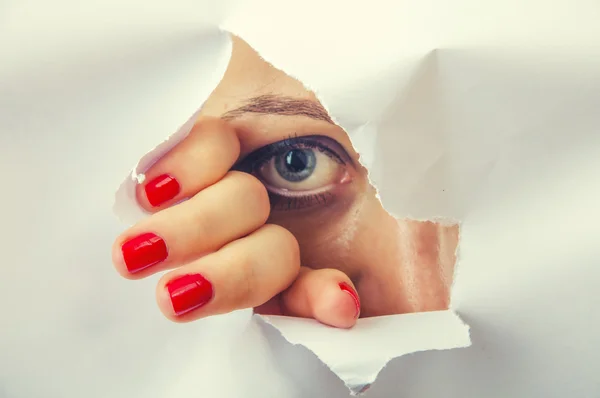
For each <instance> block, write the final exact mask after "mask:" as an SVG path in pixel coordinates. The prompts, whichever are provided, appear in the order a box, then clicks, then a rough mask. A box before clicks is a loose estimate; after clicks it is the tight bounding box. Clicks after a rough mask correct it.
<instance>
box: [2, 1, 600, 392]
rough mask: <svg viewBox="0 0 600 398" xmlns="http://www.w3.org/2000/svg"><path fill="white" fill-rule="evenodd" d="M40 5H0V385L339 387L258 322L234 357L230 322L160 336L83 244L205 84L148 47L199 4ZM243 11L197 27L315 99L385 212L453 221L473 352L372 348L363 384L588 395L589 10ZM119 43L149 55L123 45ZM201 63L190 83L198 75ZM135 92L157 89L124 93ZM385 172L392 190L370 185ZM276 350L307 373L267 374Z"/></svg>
mask: <svg viewBox="0 0 600 398" xmlns="http://www.w3.org/2000/svg"><path fill="white" fill-rule="evenodd" d="M63 3H64V4H63ZM63 3H61V4H54V3H53V4H52V5H48V4H46V3H34V2H18V3H14V4H11V3H7V4H6V5H3V6H1V7H4V8H2V9H1V10H0V13H1V18H2V19H0V21H1V22H0V23H2V24H3V29H4V31H5V34H4V35H3V37H2V38H0V43H1V44H2V46H3V54H4V55H5V56H4V57H3V58H4V59H3V62H2V64H1V65H0V73H1V74H0V77H1V79H0V102H1V103H2V104H3V106H2V108H1V111H0V131H1V132H2V133H1V134H2V135H1V138H2V143H1V145H0V148H2V149H1V150H2V156H1V158H0V159H1V161H2V165H3V171H2V181H4V183H5V184H6V185H5V186H6V187H7V188H6V189H7V191H8V190H9V187H14V190H13V191H12V192H15V191H16V192H18V194H14V195H4V196H3V197H2V198H1V199H0V200H1V202H0V203H1V205H2V207H3V208H4V209H11V210H12V209H15V211H7V212H6V214H5V216H4V219H3V225H4V226H5V228H4V231H3V233H2V240H3V246H2V247H3V251H4V254H3V256H4V259H5V267H4V269H3V273H2V279H1V280H2V289H1V293H0V294H2V300H1V302H2V304H0V308H1V310H2V313H3V314H4V315H3V316H4V323H3V325H9V326H8V327H3V328H2V330H1V331H0V336H1V338H0V352H2V356H1V357H0V370H1V371H0V387H1V388H0V394H4V395H6V396H9V397H13V396H14V397H31V396H49V397H52V396H57V397H76V396H83V395H85V396H88V397H105V396H111V397H125V396H135V395H144V396H146V397H154V396H156V397H171V396H173V394H176V395H177V396H184V395H185V396H195V395H207V394H208V395H210V394H212V395H215V396H217V395H218V396H231V397H235V396H240V395H245V396H257V397H263V396H290V397H300V396H329V397H333V396H335V397H337V396H339V397H342V396H347V394H348V392H347V389H346V388H345V387H344V386H343V385H342V384H336V381H335V377H334V376H332V375H331V374H330V373H328V371H327V370H326V369H324V368H318V367H317V366H316V362H315V361H312V362H311V360H310V359H309V358H306V356H303V355H302V353H301V352H300V351H299V350H296V349H295V348H294V349H290V350H288V351H286V349H285V347H283V346H280V345H276V347H277V348H278V351H274V350H273V347H274V346H271V345H269V344H271V343H270V342H269V341H266V340H261V337H260V336H261V334H258V335H255V334H250V335H245V336H246V337H245V340H244V342H245V345H244V347H246V348H247V349H248V350H249V351H248V352H244V351H241V350H239V348H240V346H239V345H236V346H235V348H236V350H238V351H234V352H232V351H229V350H230V346H229V342H230V340H228V339H231V336H230V334H232V333H234V331H235V330H236V329H235V328H236V327H237V328H240V326H241V324H244V322H245V318H244V319H242V321H243V322H242V321H239V322H238V321H237V319H238V318H237V317H238V315H237V314H233V315H232V316H231V317H224V318H219V319H215V320H209V321H206V322H202V324H201V325H186V326H185V327H184V328H181V327H172V326H171V325H167V324H166V323H164V322H163V323H161V322H162V320H161V319H160V316H159V315H158V314H156V312H157V311H156V309H155V308H154V307H153V301H152V300H153V298H152V293H153V281H149V282H148V283H137V284H136V283H133V284H132V283H130V282H123V281H120V280H118V278H116V277H115V275H114V271H113V270H112V269H111V268H110V264H109V263H110V259H109V256H108V255H107V254H106V253H107V251H108V250H107V249H106V250H105V249H104V248H108V247H110V244H111V241H112V239H113V238H114V236H116V234H118V233H119V231H120V228H121V226H120V225H119V224H118V223H117V222H116V221H113V220H112V219H111V212H110V210H108V209H109V208H110V198H109V195H107V194H106V193H107V192H108V193H111V192H112V190H113V189H114V186H115V185H118V179H119V178H120V177H122V174H123V171H124V170H126V169H127V168H128V167H129V166H130V164H131V162H132V160H133V161H135V158H137V157H140V155H142V154H143V153H145V152H146V151H147V150H148V149H150V148H152V147H153V146H155V145H157V144H159V143H160V142H161V141H162V140H163V138H164V137H165V136H166V135H168V134H169V133H170V132H173V131H176V130H177V129H178V127H179V126H180V125H182V124H183V123H185V121H186V120H187V118H188V117H189V116H190V115H191V114H192V113H193V112H194V111H195V110H196V109H197V108H198V106H200V104H201V102H202V101H203V99H204V98H205V97H206V95H207V94H208V92H209V91H210V87H208V86H210V85H209V84H208V83H206V80H205V76H204V75H202V74H200V73H197V68H198V67H200V66H201V65H205V57H204V54H202V55H201V54H195V53H193V51H194V50H193V49H194V48H195V47H194V46H193V45H189V46H188V45H187V44H186V45H183V46H181V47H180V48H182V49H184V50H186V51H184V53H186V54H188V55H189V56H190V59H186V58H185V56H184V55H183V54H182V53H178V52H177V51H174V53H172V54H175V56H173V57H170V56H168V55H166V54H169V52H168V51H167V49H169V48H171V49H173V48H176V47H177V46H176V45H175V44H174V43H175V42H179V43H181V42H180V41H178V40H179V38H181V37H183V36H185V35H182V36H178V35H177V34H176V33H174V34H173V35H172V36H170V39H168V40H165V41H164V42H162V43H161V42H160V41H158V40H156V38H157V37H160V36H161V34H162V33H164V32H165V31H167V30H168V31H169V32H182V31H184V32H195V30H194V29H195V26H194V22H195V21H198V20H200V19H201V16H200V14H204V13H203V12H200V11H198V12H196V11H197V9H198V8H200V7H201V5H200V4H199V2H194V4H187V3H186V4H183V3H178V2H176V1H174V2H173V1H172V2H169V4H168V6H167V5H164V4H162V3H161V5H160V6H152V5H150V4H144V5H143V6H142V5H141V4H138V3H135V2H131V3H128V2H125V3H123V2H120V3H119V4H114V5H113V4H110V3H108V4H107V5H105V7H104V8H101V9H100V10H98V9H97V8H96V7H92V6H90V7H87V6H86V7H81V6H77V4H76V3H74V2H66V1H65V2H63ZM103 4H105V3H103ZM251 7H252V8H251V12H250V11H248V9H244V8H238V9H237V11H236V12H239V14H240V15H244V17H245V22H244V24H245V25H246V26H245V27H244V26H242V25H236V24H235V23H234V22H229V23H228V24H222V25H221V26H223V27H226V28H228V29H231V30H233V29H232V27H237V33H238V34H240V35H241V36H242V37H244V38H245V39H246V40H247V41H248V42H249V43H250V44H252V45H253V46H254V47H255V48H257V49H258V50H259V52H260V53H261V54H263V55H264V56H265V57H266V58H267V59H269V60H270V61H271V62H273V63H274V64H276V65H277V66H278V67H280V68H282V69H283V70H285V71H287V72H288V73H290V74H292V75H293V76H296V77H298V78H299V79H300V80H301V81H303V82H305V83H306V84H308V85H309V86H310V87H311V88H313V89H314V90H315V91H316V92H317V93H318V94H319V97H320V98H321V99H322V100H323V102H324V103H325V104H326V105H327V107H328V109H329V110H330V112H331V113H332V114H333V115H335V117H336V121H338V122H339V123H340V124H341V125H342V126H343V127H344V128H345V129H346V130H347V131H348V132H350V133H352V134H353V138H355V140H354V143H355V145H356V146H357V147H358V148H359V149H360V150H361V152H362V153H363V154H369V155H368V156H367V159H370V161H369V160H367V161H366V162H365V163H366V164H367V165H368V166H369V167H370V168H371V171H372V174H371V175H372V178H373V181H374V182H375V183H376V184H377V186H378V188H379V189H380V191H381V197H382V200H383V201H384V203H385V205H386V208H388V209H389V210H391V211H393V212H394V214H396V215H410V216H413V217H416V218H430V217H435V216H446V217H452V218H455V219H458V220H461V221H462V239H461V246H460V263H459V268H458V275H457V279H456V281H455V288H454V290H453V298H452V306H453V309H455V310H456V311H458V312H459V313H460V315H461V318H463V319H464V320H465V322H466V323H467V324H469V325H470V327H471V330H470V332H471V335H472V341H473V346H472V347H470V348H467V349H459V350H449V351H432V352H426V353H418V354H415V355H411V356H406V357H403V358H401V359H399V360H396V361H393V362H391V363H390V364H389V365H388V366H387V367H386V368H384V370H383V371H382V372H381V374H380V376H379V379H378V382H377V383H375V384H373V386H372V387H371V388H370V389H369V390H368V391H367V392H366V396H368V397H378V396H381V397H384V396H398V395H400V396H414V397H436V396H440V395H445V396H486V397H494V396H498V397H505V396H595V395H597V393H598V391H599V390H600V388H599V386H598V381H597V380H598V378H597V376H596V375H597V371H598V368H599V366H600V364H599V363H598V358H600V353H599V352H598V350H599V348H598V347H600V341H599V337H598V336H600V333H599V332H600V331H599V330H598V326H599V325H598V322H596V321H595V319H596V318H597V317H596V309H597V308H598V305H599V304H600V302H599V301H598V295H597V294H596V293H595V291H596V287H597V285H598V282H599V280H600V279H599V274H598V271H597V264H598V261H597V258H598V255H599V254H600V253H598V245H597V243H596V242H597V235H598V227H597V226H598V225H599V222H600V219H599V214H598V212H597V203H598V201H599V199H600V186H599V185H598V183H599V180H598V178H597V174H598V172H597V171H598V170H599V169H600V165H599V164H598V161H599V160H598V159H600V157H599V156H598V155H599V153H600V142H599V141H600V135H599V134H598V126H599V125H600V120H599V116H598V112H597V109H599V107H600V98H599V97H598V95H599V94H598V93H600V90H599V89H600V87H599V85H600V83H599V82H600V80H599V79H598V72H597V71H598V70H600V68H599V66H600V65H598V64H599V63H600V61H599V60H600V56H599V55H600V54H599V51H600V46H599V45H598V41H599V40H600V39H598V38H599V37H600V32H598V24H597V18H598V15H599V12H598V4H597V2H595V1H583V0H582V1H578V2H566V1H565V2H559V3H553V4H548V3H547V2H541V1H531V2H527V3H522V2H510V1H509V2H501V3H496V4H490V3H485V4H484V3H481V2H471V1H461V2H458V3H457V2H453V3H445V2H434V1H425V2H418V3H406V2H396V3H394V4H390V2H384V1H382V2H380V3H378V2H370V3H369V4H368V5H355V4H348V3H344V4H341V3H337V2H331V3H327V4H323V2H321V3H319V4H318V5H315V4H312V3H310V2H307V3H303V6H302V7H300V6H298V5H295V6H294V7H291V9H293V12H292V11H290V5H289V4H287V3H285V2H281V3H274V2H271V3H270V4H268V5H265V3H262V2H260V3H258V2H255V3H254V4H253V5H251ZM5 10H6V12H4V11H5ZM140 10H143V11H140ZM165 10H167V11H165ZM342 13H343V18H342V17H340V14H342ZM111 18H112V19H111ZM206 18H208V19H210V18H211V17H206ZM238 20H239V19H238ZM107 21H109V22H107ZM144 21H150V22H144ZM220 21H221V20H220V17H218V18H217V17H214V18H213V20H212V22H211V24H210V25H211V27H214V26H217V25H218V24H219V23H220ZM107 25H108V26H107ZM115 26H118V27H120V29H116V28H115ZM182 26H185V29H181V30H179V29H178V28H181V27H182ZM203 26H205V25H203ZM75 28H77V29H79V30H78V33H77V34H74V33H73V32H74V29H75ZM202 32H206V29H205V28H204V27H203V28H202ZM272 32H276V34H275V33H272ZM152 34H155V36H152ZM192 36H193V34H192ZM149 37H151V39H148V38H149ZM115 38H119V39H120V40H115ZM121 38H122V39H121ZM140 38H141V39H142V40H139V39H140ZM265 38H268V40H267V39H265ZM200 41H202V40H200ZM31 43H33V44H31ZM143 43H146V45H147V47H146V48H147V49H148V52H147V53H146V54H159V55H158V56H157V58H156V60H154V58H152V57H151V56H150V58H144V57H140V58H136V57H135V56H133V57H131V58H127V57H126V55H127V54H130V55H131V54H134V55H135V54H136V51H134V50H133V49H137V50H139V51H140V52H141V53H143V51H142V50H144V46H143V45H142V44H143ZM149 43H150V44H149ZM203 43H204V42H203ZM90 48H91V49H92V50H90V51H88V52H85V51H83V52H82V50H85V49H88V50H89V49H90ZM285 49H293V51H291V50H290V51H285ZM223 50H224V51H225V48H224V47H223ZM332 53H333V55H332ZM115 54H117V55H118V56H115ZM217 58H218V57H213V59H215V61H214V62H215V64H210V65H208V64H206V68H207V71H206V72H207V73H208V71H209V70H212V71H214V73H215V74H217V75H218V74H219V71H218V67H217V64H218V61H217ZM223 58H226V56H223ZM165 59H178V60H179V62H180V64H179V65H180V68H179V69H177V67H176V66H173V65H171V67H172V68H173V69H170V67H165V66H163V65H164V64H160V60H165ZM148 60H150V61H148ZM194 60H197V64H196V63H195V61H194ZM137 61H139V62H137ZM223 62H225V61H223ZM159 64H160V66H156V65H159ZM124 65H125V66H124ZM116 66H118V67H116ZM127 66H130V67H127ZM153 66H154V67H155V68H154V69H153ZM111 67H112V69H111ZM146 68H147V69H146ZM195 69H196V70H195ZM82 71H85V73H84V72H82ZM143 71H146V72H147V74H146V75H144V74H143V73H141V72H143ZM148 71H151V73H148ZM75 72H77V73H75ZM356 76H361V78H357V77H356ZM389 76H395V77H394V81H395V82H396V84H394V85H392V84H390V83H389ZM168 77H171V80H169V79H168ZM173 79H177V80H176V83H175V80H173ZM190 79H192V80H190ZM215 79H216V80H218V77H215ZM216 80H214V81H216ZM159 82H171V83H173V86H171V87H172V89H168V84H167V83H165V84H166V85H165V86H162V87H163V89H164V90H162V91H161V90H159V91H160V92H156V91H153V93H152V95H149V94H148V92H147V91H145V90H147V89H148V87H151V86H153V85H154V84H159ZM348 82H353V86H354V87H353V88H352V89H349V87H348ZM205 84H206V85H207V87H205V89H204V90H199V91H196V90H190V91H186V90H185V89H184V88H187V87H192V86H193V87H204V85H205ZM183 92H186V93H189V97H185V98H182V95H181V94H182V93H183ZM373 93H377V95H374V94H373ZM196 102H197V103H196ZM132 104H139V105H138V106H134V105H132ZM186 107H188V108H186ZM156 109H161V110H162V112H156ZM395 118H397V119H398V120H396V119H395ZM367 121H371V122H370V123H367ZM365 123H367V124H366V125H365ZM386 123H389V124H390V125H393V126H401V127H402V130H403V131H411V132H412V133H411V134H405V135H403V137H402V139H403V141H402V143H403V145H402V146H400V148H401V150H402V151H404V152H403V153H405V154H410V153H413V154H415V153H419V154H421V155H422V156H419V157H412V158H411V159H410V160H411V161H410V163H406V164H402V162H403V161H404V162H408V158H407V157H402V156H396V159H395V161H394V162H392V161H391V160H392V159H390V158H389V157H388V156H387V155H386V153H385V151H378V149H377V147H378V146H379V147H382V146H383V147H385V146H389V142H386V141H384V142H383V144H381V143H379V141H378V140H375V141H374V140H373V136H374V135H373V134H369V133H368V132H370V131H379V130H382V129H385V128H386ZM381 136H382V135H381V134H380V133H378V134H377V137H378V138H380V137H381ZM375 159H379V160H380V161H381V166H380V167H378V166H375V164H374V162H375ZM81 164H86V165H91V166H89V167H75V166H74V165H81ZM389 170H393V172H394V175H395V176H401V177H402V179H403V180H404V181H406V183H405V184H390V183H389V182H390V181H393V180H390V179H389V178H386V173H387V171H389ZM90 181H93V184H92V183H90ZM3 191H4V190H3ZM440 191H441V193H440ZM40 192H43V193H44V195H43V198H40ZM394 196H395V197H397V198H399V199H401V200H398V201H396V200H391V201H390V200H388V198H390V199H394ZM65 197H68V198H76V199H73V200H68V201H66V200H65ZM25 237H27V239H25ZM100 246H102V247H100ZM32 248H33V249H32ZM24 291H26V292H28V294H29V296H27V297H28V298H22V297H24V296H22V293H21V292H24ZM91 292H93V294H91ZM18 298H21V299H18ZM234 319H235V320H236V321H235V322H234ZM240 319H241V318H240ZM232 328H233V330H232ZM211 330H212V332H211ZM226 331H229V332H227V333H226ZM250 349H252V350H253V351H252V350H250ZM220 353H227V354H223V355H222V356H221V355H220ZM250 354H251V355H250ZM227 358H231V360H230V361H229V360H228V359H227ZM256 362H259V363H260V364H261V366H251V365H252V364H255V363H256ZM287 362H290V363H293V369H294V370H295V371H296V372H297V373H299V374H302V375H310V376H311V377H312V378H310V380H313V382H312V383H307V381H308V380H309V379H308V378H305V379H303V380H302V383H300V382H299V381H296V379H294V377H295V375H294V374H293V373H294V372H291V371H290V372H283V371H281V370H280V368H282V366H283V364H284V363H287ZM232 379H234V380H239V383H238V384H234V383H231V380H232ZM90 386H92V387H93V388H91V387H90Z"/></svg>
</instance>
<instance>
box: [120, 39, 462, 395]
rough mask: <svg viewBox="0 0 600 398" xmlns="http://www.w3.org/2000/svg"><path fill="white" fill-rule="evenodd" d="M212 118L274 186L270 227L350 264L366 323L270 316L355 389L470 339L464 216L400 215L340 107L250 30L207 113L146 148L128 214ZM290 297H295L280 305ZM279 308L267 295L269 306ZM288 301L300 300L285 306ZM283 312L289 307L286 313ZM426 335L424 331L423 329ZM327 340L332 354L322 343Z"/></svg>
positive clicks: (304, 252) (323, 260) (130, 186)
mask: <svg viewBox="0 0 600 398" xmlns="http://www.w3.org/2000/svg"><path fill="white" fill-rule="evenodd" d="M210 117H217V118H220V119H221V120H224V121H226V122H227V123H228V124H229V125H230V126H232V127H233V128H234V129H235V130H236V131H238V136H239V140H240V144H241V148H242V154H241V156H240V159H239V160H238V162H237V163H236V164H235V165H234V167H233V168H234V169H235V170H239V171H243V172H245V173H248V174H251V175H253V176H254V177H256V178H257V179H258V180H259V181H261V182H262V183H263V184H264V186H265V187H266V189H267V191H268V192H269V197H270V204H271V212H270V216H269V220H268V223H272V224H277V225H280V226H283V227H285V228H286V229H287V230H288V231H290V232H292V234H293V235H294V237H295V238H296V240H297V241H298V243H299V246H300V254H301V264H302V266H304V267H308V268H310V269H314V270H319V269H323V268H334V269H337V270H339V271H341V272H342V273H343V274H344V275H346V276H347V277H348V278H349V279H350V280H351V281H352V283H353V286H354V289H356V291H357V292H358V296H359V297H360V317H361V319H359V321H358V324H357V325H356V326H355V327H354V328H353V329H352V330H350V331H343V332H340V331H339V330H337V329H335V328H331V327H328V326H325V325H324V324H322V323H318V322H305V321H304V320H302V319H300V318H293V317H283V318H281V317H274V318H268V323H269V324H270V325H272V326H274V327H276V328H278V329H279V330H280V331H281V333H282V335H283V337H284V338H286V339H288V340H289V341H291V342H293V343H294V344H301V345H303V346H305V347H307V348H308V349H310V350H312V351H313V352H315V354H317V355H318V356H319V358H320V359H321V360H322V361H323V362H324V363H325V364H326V365H327V366H328V367H329V368H330V369H331V370H333V371H334V372H335V373H336V374H337V375H338V376H339V377H340V378H341V379H342V380H343V381H344V383H346V385H347V386H348V387H349V388H350V389H351V390H352V391H353V392H354V393H358V392H360V391H362V390H363V389H364V388H365V387H366V386H368V385H370V384H371V383H372V382H373V381H375V378H376V377H377V374H378V373H379V371H380V370H381V369H382V368H383V367H384V366H385V365H386V363H387V362H388V361H389V360H390V359H392V358H396V357H399V356H402V355H405V354H408V353H413V352H417V351H424V350H430V349H450V348H457V347H465V346H467V345H468V344H469V333H468V327H466V326H465V325H463V323H462V322H461V321H460V319H459V318H458V316H457V315H456V314H454V313H452V311H450V310H448V309H449V306H450V290H451V287H452V284H453V276H454V273H455V265H456V262H457V250H458V244H459V224H458V223H456V222H454V221H452V220H449V219H446V220H437V219H433V220H431V221H427V220H411V219H409V218H401V217H397V216H396V217H394V216H393V215H391V214H390V213H388V212H387V211H386V210H385V209H384V208H383V206H382V204H381V201H380V198H379V194H378V192H377V190H376V188H375V187H373V185H372V183H371V182H372V180H371V176H370V175H369V173H368V170H367V169H366V168H365V167H364V163H365V162H363V159H362V154H361V153H358V152H357V151H356V149H355V146H354V145H353V144H352V142H351V141H350V137H349V135H348V133H347V132H346V131H345V130H344V129H343V128H342V127H340V126H339V125H338V124H337V123H335V121H334V119H335V115H330V114H329V113H328V112H327V110H326V105H324V104H322V103H321V102H320V101H319V99H318V98H317V96H316V95H315V93H314V92H312V91H310V90H309V89H307V88H306V87H305V86H304V85H303V84H302V82H299V81H298V80H296V79H294V78H293V77H291V76H289V75H287V74H286V73H284V72H283V71H281V70H279V69H277V68H275V67H274V66H273V65H271V64H270V63H268V62H267V61H266V60H264V59H263V58H262V57H261V56H260V55H259V54H258V53H257V52H256V51H255V50H254V49H252V48H251V47H250V46H249V45H248V44H247V43H246V42H244V41H243V39H241V38H238V37H235V36H233V37H232V49H231V58H230V60H229V64H228V67H227V70H226V71H225V73H224V75H223V77H222V79H221V80H220V82H219V84H218V85H217V86H216V87H215V89H214V90H213V91H212V93H211V94H210V95H209V96H208V98H207V99H206V101H205V102H204V104H203V105H202V107H201V108H200V110H199V111H198V112H197V113H196V114H195V115H194V116H193V117H192V119H190V121H189V122H188V123H187V124H186V125H184V126H183V127H182V128H181V129H180V130H179V131H178V133H177V134H175V135H174V136H172V137H171V138H169V140H168V141H166V142H165V143H163V144H162V145H161V146H160V147H158V148H157V149H156V150H155V151H153V152H151V153H150V154H148V155H146V156H145V158H144V159H143V160H142V162H140V164H139V165H138V166H137V167H136V169H135V170H134V172H133V173H132V176H131V178H130V179H128V180H127V181H126V182H124V184H123V186H122V187H121V190H120V191H119V194H118V200H117V212H118V214H119V215H120V216H121V217H122V218H126V217H128V216H130V212H129V213H128V212H127V211H125V206H132V205H133V207H135V206H136V202H135V196H134V195H133V193H134V188H135V185H136V184H143V183H144V180H145V178H144V175H143V171H144V170H147V169H148V167H149V166H150V165H151V164H152V162H153V161H155V160H156V159H157V158H159V157H160V156H161V155H163V154H164V153H165V151H166V150H168V149H170V148H172V147H173V146H174V145H175V144H177V143H178V142H181V141H182V140H183V139H184V138H185V137H186V134H187V133H189V131H190V130H191V128H192V126H193V125H194V123H197V124H199V123H201V121H202V120H205V119H208V118H210ZM367 125H368V123H365V124H363V125H362V126H360V127H359V128H357V129H356V136H357V137H360V136H361V135H362V136H367V135H368V134H369V129H368V128H364V126H367ZM199 128H201V127H199ZM370 134H371V138H367V141H361V140H360V138H358V140H359V141H361V142H362V143H363V144H364V143H374V141H373V140H372V135H373V134H375V131H370ZM369 139H370V141H369ZM364 158H365V159H366V162H367V163H371V164H372V165H373V166H374V167H375V166H376V165H377V162H378V159H377V158H374V157H373V153H370V152H369V151H365V157H364ZM207 166H209V165H203V167H207ZM126 192H129V195H126V194H125V193H126ZM123 199H126V200H125V201H123ZM138 207H139V206H138ZM280 300H283V301H284V300H285V298H280V297H275V298H273V300H271V301H280ZM282 305H283V307H281V306H282ZM272 307H273V305H271V304H270V302H269V303H265V304H264V305H261V306H260V307H259V308H258V309H257V312H258V313H259V314H261V313H264V311H265V310H264V308H272ZM276 307H278V308H279V307H281V308H284V307H286V308H289V307H290V305H286V304H285V302H284V304H279V305H276ZM266 313H268V314H272V310H269V311H267V312H266ZM276 313H277V311H276ZM406 314H411V315H406ZM279 315H289V314H288V313H286V312H285V311H282V312H280V313H279ZM297 329H298V330H297ZM437 330H447V331H448V334H445V335H438V336H437V338H436V337H435V333H433V331H437ZM340 333H343V334H341V335H340ZM386 333H387V334H390V333H391V334H393V335H394V336H395V339H398V341H399V342H401V344H389V342H384V341H383V340H382V338H381V336H382V335H385V334H386ZM416 334H417V335H419V336H421V339H415V338H413V337H411V336H413V335H416ZM339 336H349V338H350V339H351V340H352V341H353V343H355V344H357V345H360V346H372V343H371V342H373V341H379V342H380V343H379V344H378V345H376V346H373V347H372V349H370V350H369V351H368V352H365V353H361V352H354V353H353V354H352V355H348V354H347V353H348V352H349V351H348V341H347V340H345V339H340V338H339ZM325 342H326V345H327V347H328V350H327V351H323V350H322V348H320V347H321V346H319V344H323V343H325Z"/></svg>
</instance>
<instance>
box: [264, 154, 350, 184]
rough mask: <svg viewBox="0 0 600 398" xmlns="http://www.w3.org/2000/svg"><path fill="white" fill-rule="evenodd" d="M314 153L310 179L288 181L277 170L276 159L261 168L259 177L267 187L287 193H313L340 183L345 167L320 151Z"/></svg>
mask: <svg viewBox="0 0 600 398" xmlns="http://www.w3.org/2000/svg"><path fill="white" fill-rule="evenodd" d="M313 151H314V154H315V169H314V170H313V172H312V174H311V175H310V176H309V177H308V178H306V179H304V180H302V181H297V182H292V181H288V180H286V179H285V178H283V177H282V176H281V175H279V173H278V172H277V169H276V168H275V159H276V158H275V157H273V159H271V160H270V161H268V162H267V163H265V164H264V165H263V166H262V167H261V168H260V170H259V172H258V174H259V175H258V177H259V178H260V179H261V180H262V181H263V182H264V183H265V184H266V185H267V186H270V187H273V188H276V189H281V190H287V191H313V190H318V189H320V188H324V187H326V186H328V185H331V184H335V183H336V182H338V180H339V179H340V178H341V176H342V171H343V167H344V166H343V165H341V164H340V163H338V162H336V161H335V160H333V159H331V157H329V156H327V155H325V154H324V153H322V152H320V151H318V150H313Z"/></svg>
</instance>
